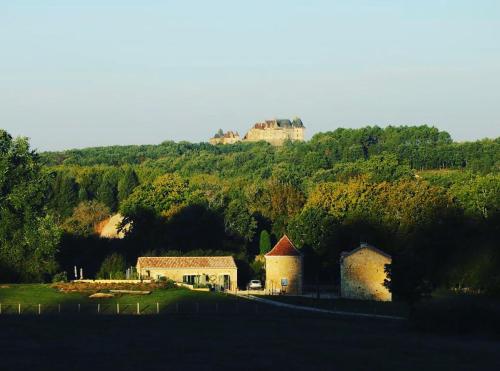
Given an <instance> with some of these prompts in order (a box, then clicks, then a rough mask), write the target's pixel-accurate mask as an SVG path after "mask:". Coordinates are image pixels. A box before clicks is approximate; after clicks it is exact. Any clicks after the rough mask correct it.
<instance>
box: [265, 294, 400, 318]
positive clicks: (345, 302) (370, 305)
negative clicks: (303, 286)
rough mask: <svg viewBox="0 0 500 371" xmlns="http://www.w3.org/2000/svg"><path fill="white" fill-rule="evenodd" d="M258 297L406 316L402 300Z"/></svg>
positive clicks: (360, 311)
mask: <svg viewBox="0 0 500 371" xmlns="http://www.w3.org/2000/svg"><path fill="white" fill-rule="evenodd" d="M260 297H262V298H265V299H270V300H276V301H280V302H283V303H287V304H295V305H303V306H306V307H314V308H321V309H329V310H337V311H344V312H356V313H367V314H383V315H392V316H401V317H407V316H408V312H409V308H408V305H406V304H405V303H402V302H381V301H367V300H350V299H316V298H306V297H302V296H277V295H273V296H270V295H261V296H260Z"/></svg>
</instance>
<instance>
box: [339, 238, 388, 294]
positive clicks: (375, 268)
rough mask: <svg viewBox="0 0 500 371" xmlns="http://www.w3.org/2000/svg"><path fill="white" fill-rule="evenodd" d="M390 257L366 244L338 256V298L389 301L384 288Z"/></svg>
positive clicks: (386, 290)
mask: <svg viewBox="0 0 500 371" xmlns="http://www.w3.org/2000/svg"><path fill="white" fill-rule="evenodd" d="M391 261H392V258H391V256H390V255H388V254H386V253H384V252H383V251H380V250H379V249H377V248H375V247H373V246H370V245H368V244H365V243H363V244H361V246H360V247H358V248H356V249H354V250H352V251H349V252H343V253H341V255H340V296H342V297H343V298H349V299H362V300H379V301H391V300H392V295H391V293H390V292H389V290H388V289H387V288H386V287H384V285H383V284H384V280H385V279H386V278H387V274H386V273H385V270H384V269H385V265H386V264H390V263H391Z"/></svg>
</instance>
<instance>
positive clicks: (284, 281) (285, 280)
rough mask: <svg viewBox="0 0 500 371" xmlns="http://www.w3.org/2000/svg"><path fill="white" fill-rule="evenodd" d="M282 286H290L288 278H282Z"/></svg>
mask: <svg viewBox="0 0 500 371" xmlns="http://www.w3.org/2000/svg"><path fill="white" fill-rule="evenodd" d="M281 286H288V278H282V279H281Z"/></svg>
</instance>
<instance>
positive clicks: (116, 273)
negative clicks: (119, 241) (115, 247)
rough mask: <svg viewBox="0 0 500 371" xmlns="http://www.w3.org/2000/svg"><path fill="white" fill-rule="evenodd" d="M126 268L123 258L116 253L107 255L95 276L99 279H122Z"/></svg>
mask: <svg viewBox="0 0 500 371" xmlns="http://www.w3.org/2000/svg"><path fill="white" fill-rule="evenodd" d="M126 269H127V267H126V263H125V258H124V257H123V256H122V255H120V254H117V253H113V254H111V255H108V256H107V257H106V258H105V259H104V261H103V262H102V264H101V268H100V269H99V272H98V273H97V278H101V279H124V278H125V270H126Z"/></svg>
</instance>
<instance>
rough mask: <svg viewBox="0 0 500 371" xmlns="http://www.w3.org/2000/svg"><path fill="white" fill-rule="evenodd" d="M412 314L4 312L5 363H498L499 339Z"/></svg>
mask: <svg viewBox="0 0 500 371" xmlns="http://www.w3.org/2000/svg"><path fill="white" fill-rule="evenodd" d="M406 324H407V322H406V321H386V320H384V321H380V320H378V321H375V320H368V319H365V320H363V319H355V320H354V319H345V318H344V319H341V318H335V317H332V316H322V315H311V314H304V313H296V312H286V311H282V312H280V313H275V314H264V313H258V314H255V313H253V314H238V315H221V314H217V315H215V314H214V315H168V316H136V317H131V316H124V317H120V316H83V317H65V316H48V317H41V318H40V317H36V316H24V317H23V316H0V328H1V329H2V331H0V352H1V357H2V369H5V370H27V369H36V370H60V369H71V370H89V369H91V370H110V369H116V370H122V371H126V370H141V369H147V370H167V369H175V368H178V369H182V370H214V369H217V370H234V369H238V370H266V369H275V368H276V367H279V368H282V369H284V368H286V369H288V370H423V369H425V370H451V369H452V370H498V369H500V358H499V357H498V349H500V343H499V342H495V341H487V340H478V339H471V338H465V337H444V336H436V335H429V334H420V333H416V332H413V331H411V330H410V329H409V328H408V327H407V326H406Z"/></svg>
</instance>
